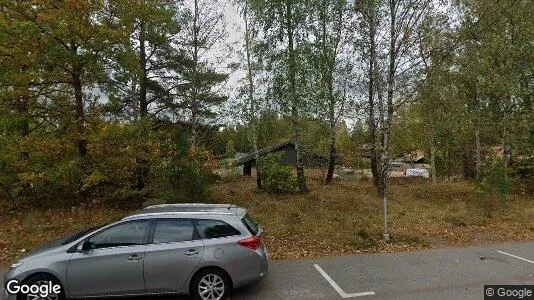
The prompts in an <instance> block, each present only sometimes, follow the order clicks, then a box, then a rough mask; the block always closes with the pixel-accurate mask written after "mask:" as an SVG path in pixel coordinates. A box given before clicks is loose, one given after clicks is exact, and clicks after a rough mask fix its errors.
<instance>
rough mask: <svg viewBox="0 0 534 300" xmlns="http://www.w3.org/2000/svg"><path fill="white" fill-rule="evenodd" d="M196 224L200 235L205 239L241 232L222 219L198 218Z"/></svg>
mask: <svg viewBox="0 0 534 300" xmlns="http://www.w3.org/2000/svg"><path fill="white" fill-rule="evenodd" d="M195 225H196V226H197V230H198V232H199V234H200V237H202V238H204V239H212V238H219V237H225V236H232V235H240V234H241V233H240V232H239V230H237V229H235V228H234V227H233V226H232V225H230V224H228V223H226V222H223V221H220V220H196V221H195Z"/></svg>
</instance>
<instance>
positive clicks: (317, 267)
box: [313, 264, 375, 298]
mask: <svg viewBox="0 0 534 300" xmlns="http://www.w3.org/2000/svg"><path fill="white" fill-rule="evenodd" d="M313 266H314V267H315V269H317V271H319V273H321V275H323V277H324V279H326V281H328V283H330V285H331V286H332V287H333V288H334V290H336V292H337V293H338V294H339V295H340V296H341V298H354V297H361V296H372V295H374V294H375V292H373V291H370V292H362V293H353V294H347V293H345V291H343V289H342V288H341V287H339V285H337V283H336V282H335V281H334V280H332V278H330V276H328V274H326V272H325V271H324V270H323V269H322V268H321V267H320V266H319V265H318V264H314V265H313Z"/></svg>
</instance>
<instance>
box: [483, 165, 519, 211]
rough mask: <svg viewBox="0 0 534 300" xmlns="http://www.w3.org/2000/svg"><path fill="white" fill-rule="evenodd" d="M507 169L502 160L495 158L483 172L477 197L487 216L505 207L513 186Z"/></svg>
mask: <svg viewBox="0 0 534 300" xmlns="http://www.w3.org/2000/svg"><path fill="white" fill-rule="evenodd" d="M513 183H514V182H513V179H511V177H510V174H509V170H508V168H507V167H506V165H505V163H504V160H503V159H501V158H495V159H494V161H493V162H492V163H491V164H490V165H489V166H487V168H486V169H485V170H484V172H483V177H482V182H481V183H480V185H479V199H480V202H481V204H482V206H483V207H484V209H485V210H486V215H487V217H492V215H493V213H494V212H495V210H497V209H498V208H500V209H501V210H504V209H505V208H506V200H507V198H508V195H509V194H510V192H511V190H512V186H513Z"/></svg>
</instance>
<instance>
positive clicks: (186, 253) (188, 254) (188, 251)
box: [184, 249, 200, 256]
mask: <svg viewBox="0 0 534 300" xmlns="http://www.w3.org/2000/svg"><path fill="white" fill-rule="evenodd" d="M199 253H200V252H199V251H198V250H197V249H189V250H187V251H185V252H184V254H185V255H187V256H193V255H197V254H199Z"/></svg>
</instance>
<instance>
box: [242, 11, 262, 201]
mask: <svg viewBox="0 0 534 300" xmlns="http://www.w3.org/2000/svg"><path fill="white" fill-rule="evenodd" d="M244 19H245V48H246V49H245V50H246V52H247V69H248V85H249V91H248V97H249V101H250V127H251V128H252V151H254V153H255V160H256V188H257V189H258V190H261V162H260V155H259V152H258V150H259V149H258V134H257V131H256V113H257V111H256V110H257V108H256V105H255V102H254V80H253V79H252V63H251V59H250V29H249V26H248V2H247V1H245V10H244Z"/></svg>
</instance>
